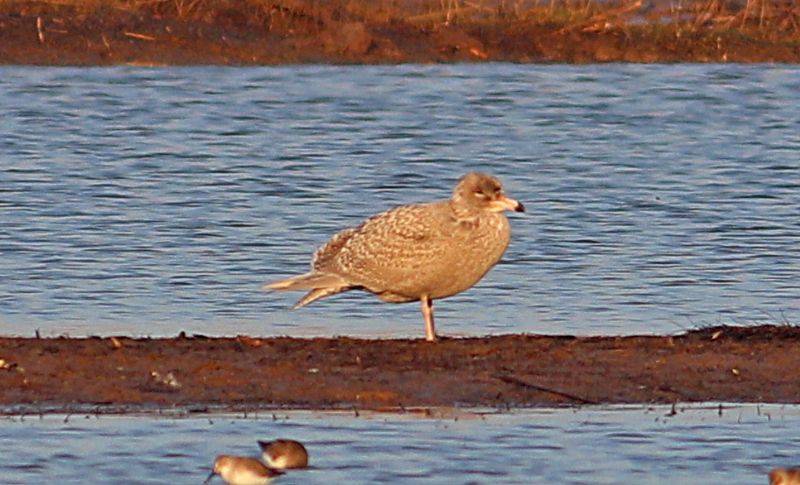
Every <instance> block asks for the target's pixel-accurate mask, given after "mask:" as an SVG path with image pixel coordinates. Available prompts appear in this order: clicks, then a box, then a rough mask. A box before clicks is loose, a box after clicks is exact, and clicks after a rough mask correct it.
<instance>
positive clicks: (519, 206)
mask: <svg viewBox="0 0 800 485" xmlns="http://www.w3.org/2000/svg"><path fill="white" fill-rule="evenodd" d="M514 212H525V206H524V205H522V202H517V206H516V207H514Z"/></svg>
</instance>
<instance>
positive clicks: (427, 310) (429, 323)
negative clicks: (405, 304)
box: [419, 295, 436, 342]
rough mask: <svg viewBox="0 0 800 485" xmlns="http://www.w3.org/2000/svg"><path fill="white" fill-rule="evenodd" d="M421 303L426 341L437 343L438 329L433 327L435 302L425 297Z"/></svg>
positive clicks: (421, 299)
mask: <svg viewBox="0 0 800 485" xmlns="http://www.w3.org/2000/svg"><path fill="white" fill-rule="evenodd" d="M419 301H420V303H421V304H422V317H423V318H424V319H425V340H427V341H428V342H435V341H436V328H435V327H434V325H433V300H431V299H430V297H428V296H427V295H423V296H422V298H420V300H419Z"/></svg>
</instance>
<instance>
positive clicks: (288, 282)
mask: <svg viewBox="0 0 800 485" xmlns="http://www.w3.org/2000/svg"><path fill="white" fill-rule="evenodd" d="M352 288H353V287H352V286H351V285H349V284H348V283H347V282H346V281H345V280H344V279H343V278H342V277H341V276H337V275H333V274H329V273H315V272H314V271H311V272H310V273H305V274H301V275H298V276H292V277H291V278H286V279H284V280H280V281H276V282H274V283H266V284H265V285H264V286H262V287H261V289H262V290H266V291H270V290H272V291H291V290H311V291H309V292H308V293H306V295H305V296H304V297H303V298H300V300H299V301H298V302H297V303H295V304H294V306H292V308H293V309H294V308H300V307H303V306H306V305H308V304H309V303H313V302H315V301H317V300H319V299H320V298H325V297H326V296H330V295H335V294H336V293H341V292H343V291H347V290H350V289H352Z"/></svg>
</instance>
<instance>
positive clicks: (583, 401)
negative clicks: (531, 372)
mask: <svg viewBox="0 0 800 485" xmlns="http://www.w3.org/2000/svg"><path fill="white" fill-rule="evenodd" d="M492 377H494V378H495V379H499V380H501V381H503V382H505V383H506V384H514V385H516V386H520V387H524V388H526V389H533V390H535V391H540V392H547V393H550V394H553V395H556V396H559V397H563V398H566V399H569V400H571V401H575V402H579V403H581V404H600V403H599V402H597V401H592V400H590V399H586V398H583V397H580V396H576V395H574V394H568V393H566V392H561V391H557V390H555V389H550V388H547V387H543V386H538V385H536V384H531V383H530V382H526V381H523V380H522V379H518V378H516V377H512V376H503V375H493V376H492Z"/></svg>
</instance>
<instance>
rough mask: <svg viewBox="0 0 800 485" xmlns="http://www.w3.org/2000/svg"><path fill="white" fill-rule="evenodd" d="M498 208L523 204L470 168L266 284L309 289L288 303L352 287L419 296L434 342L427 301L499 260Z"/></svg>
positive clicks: (502, 221)
mask: <svg viewBox="0 0 800 485" xmlns="http://www.w3.org/2000/svg"><path fill="white" fill-rule="evenodd" d="M504 210H513V211H517V212H523V211H524V210H525V208H524V207H523V205H522V204H520V203H519V202H517V201H516V200H514V199H510V198H508V197H506V195H505V194H504V193H503V189H502V186H501V184H500V181H499V180H497V179H496V178H495V177H492V176H491V175H486V174H482V173H478V172H472V173H468V174H466V175H464V176H463V177H462V178H461V179H460V180H459V182H458V185H456V187H455V189H454V190H453V195H452V197H451V198H450V199H449V200H443V201H439V202H430V203H423V204H413V205H405V206H400V207H396V208H394V209H391V210H388V211H386V212H383V213H381V214H378V215H376V216H373V217H371V218H369V219H367V220H366V221H365V222H364V223H363V224H361V225H360V226H358V227H355V228H351V229H345V230H343V231H341V232H339V233H338V234H336V235H335V236H333V238H331V240H330V241H328V242H327V243H326V244H325V245H323V246H322V247H321V248H319V249H318V250H317V251H316V252H315V253H314V257H313V260H312V263H311V271H310V272H308V273H305V274H302V275H299V276H295V277H292V278H288V279H285V280H281V281H278V282H275V283H269V284H266V285H264V289H268V290H310V291H309V292H308V293H307V294H306V295H305V296H304V297H303V298H301V299H300V301H298V302H297V304H296V305H295V306H294V308H299V307H301V306H304V305H308V304H309V303H312V302H314V301H316V300H318V299H320V298H323V297H326V296H330V295H334V294H336V293H341V292H343V291H348V290H353V289H361V290H366V291H369V292H371V293H374V294H375V295H377V296H378V298H380V299H381V300H383V301H386V302H391V303H405V302H411V301H421V302H422V313H423V317H424V318H425V329H426V338H427V339H428V340H436V332H435V328H434V323H433V304H432V301H433V300H435V299H439V298H446V297H448V296H453V295H455V294H457V293H460V292H462V291H464V290H466V289H468V288H470V287H472V286H473V285H474V284H475V283H477V282H478V281H479V280H480V279H481V278H482V277H483V276H484V275H485V274H486V273H487V272H488V271H489V270H490V269H492V267H493V266H494V265H495V264H496V263H497V262H498V261H499V260H500V257H501V256H502V255H503V253H504V252H505V250H506V248H507V247H508V242H509V239H510V236H511V231H510V228H509V224H508V219H506V217H505V215H503V214H502V212H503V211H504Z"/></svg>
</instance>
